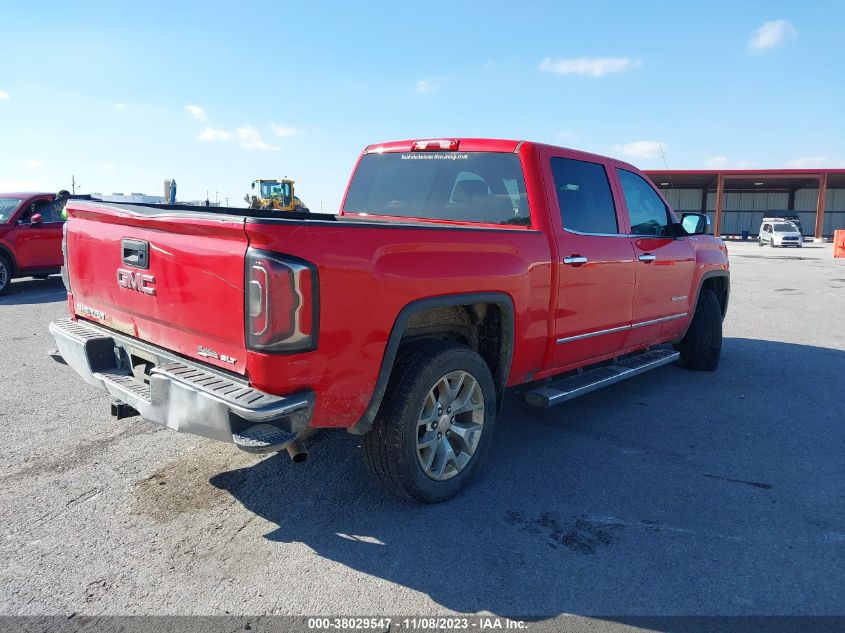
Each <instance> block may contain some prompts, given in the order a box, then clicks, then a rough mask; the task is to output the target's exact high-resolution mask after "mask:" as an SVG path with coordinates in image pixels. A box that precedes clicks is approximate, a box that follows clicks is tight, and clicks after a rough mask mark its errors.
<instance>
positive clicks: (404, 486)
mask: <svg viewBox="0 0 845 633" xmlns="http://www.w3.org/2000/svg"><path fill="white" fill-rule="evenodd" d="M460 370H462V371H465V372H467V373H469V374H470V375H471V376H472V377H473V378H474V379H475V380H476V382H477V384H478V387H480V389H481V392H482V397H483V400H482V401H483V403H484V412H483V424H482V427H483V430H482V432H481V437H480V439H479V440H478V444H477V446H476V449H475V451H474V453H473V454H472V456H471V457H470V459H469V461H468V462H467V463H466V465H465V466H464V467H463V469H462V470H460V471H459V472H458V473H457V474H455V475H454V476H452V477H451V478H450V479H445V480H436V479H433V478H431V477H429V475H428V474H426V472H425V471H424V470H423V466H422V465H421V464H420V463H419V460H418V458H417V448H416V441H417V439H416V438H417V432H418V423H419V419H420V415H421V413H422V410H423V406H424V404H425V402H426V397H427V395H428V393H429V391H430V390H431V389H432V388H433V387H434V385H435V384H436V383H437V382H438V381H439V380H440V379H441V378H442V377H443V376H446V375H447V374H449V373H450V372H454V371H460ZM495 419H496V388H495V385H494V383H493V377H492V376H491V374H490V369H489V368H488V367H487V364H486V363H485V362H484V360H483V359H482V358H481V356H479V355H478V354H476V353H475V352H474V351H472V350H471V349H469V348H468V347H466V346H464V345H459V344H458V343H454V342H451V341H434V340H428V341H419V342H417V343H413V344H411V345H409V346H408V347H407V348H406V349H405V350H404V351H403V352H402V355H401V357H400V358H399V359H398V360H397V363H396V365H395V366H394V368H393V373H392V375H391V377H390V382H389V383H388V387H387V392H386V394H385V398H384V402H383V403H382V405H381V409H380V410H379V413H378V415H377V416H376V419H375V421H374V422H373V426H372V428H371V429H370V430H369V432H368V433H367V434H366V435H364V437H363V441H362V444H363V448H364V459H365V461H366V464H367V469H368V470H369V471H370V473H371V474H372V475H373V476H374V477H375V479H376V480H377V481H378V482H379V483H380V484H381V485H382V487H384V488H385V489H386V490H387V491H388V492H390V493H391V494H394V495H396V496H398V497H400V498H402V499H406V500H414V501H419V502H422V503H438V502H440V501H445V500H446V499H448V498H450V497H452V496H454V495H456V494H457V493H458V492H460V491H461V490H462V489H463V488H464V487H465V486H466V485H467V484H468V483H469V481H470V480H471V479H472V477H473V475H475V473H476V472H477V471H478V468H479V466H480V465H481V462H482V461H483V460H484V457H485V455H486V453H487V451H488V449H489V447H490V443H491V441H492V439H493V431H494V424H495Z"/></svg>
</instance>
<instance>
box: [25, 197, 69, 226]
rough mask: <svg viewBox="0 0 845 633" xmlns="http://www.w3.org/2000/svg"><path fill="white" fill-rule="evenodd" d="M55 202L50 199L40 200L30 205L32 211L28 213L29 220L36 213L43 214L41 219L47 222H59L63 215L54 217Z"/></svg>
mask: <svg viewBox="0 0 845 633" xmlns="http://www.w3.org/2000/svg"><path fill="white" fill-rule="evenodd" d="M54 206H55V205H54V203H53V202H52V201H50V200H38V201H36V202H33V203H32V205H31V206H30V211H29V212H28V213H27V214H26V218H27V221H28V220H29V218H31V217H32V216H33V215H35V214H36V213H40V214H41V221H42V222H44V223H45V224H46V223H47V222H59V221H60V220H61V217H54Z"/></svg>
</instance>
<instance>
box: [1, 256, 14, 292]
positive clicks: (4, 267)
mask: <svg viewBox="0 0 845 633" xmlns="http://www.w3.org/2000/svg"><path fill="white" fill-rule="evenodd" d="M11 287H12V266H11V264H9V260H8V259H6V258H5V257H3V256H2V255H0V295H2V294H6V293H7V292H9V289H10V288H11Z"/></svg>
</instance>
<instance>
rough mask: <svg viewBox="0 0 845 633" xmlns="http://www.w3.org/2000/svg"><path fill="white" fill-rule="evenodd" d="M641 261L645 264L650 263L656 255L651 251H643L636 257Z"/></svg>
mask: <svg viewBox="0 0 845 633" xmlns="http://www.w3.org/2000/svg"><path fill="white" fill-rule="evenodd" d="M638 259H639V260H640V261H641V262H645V263H646V264H650V263H651V262H653V261H654V260H655V259H657V255H652V254H651V253H643V254H642V255H640V256H639V258H638Z"/></svg>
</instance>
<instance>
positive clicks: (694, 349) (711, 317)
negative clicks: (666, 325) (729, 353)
mask: <svg viewBox="0 0 845 633" xmlns="http://www.w3.org/2000/svg"><path fill="white" fill-rule="evenodd" d="M675 349H676V350H678V351H679V352H680V353H681V367H684V368H686V369H694V370H696V371H715V369H716V368H717V367H718V366H719V356H720V355H721V353H722V306H721V305H720V304H719V299H718V298H717V297H716V294H715V293H714V292H713V291H712V290H710V289H709V288H702V289H701V294H699V295H698V304H697V305H696V307H695V314H694V315H693V317H692V323H690V326H689V329H688V330H687V333H686V334H685V335H684V338H683V339H681V342H680V343H678V344H677V345H675Z"/></svg>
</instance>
